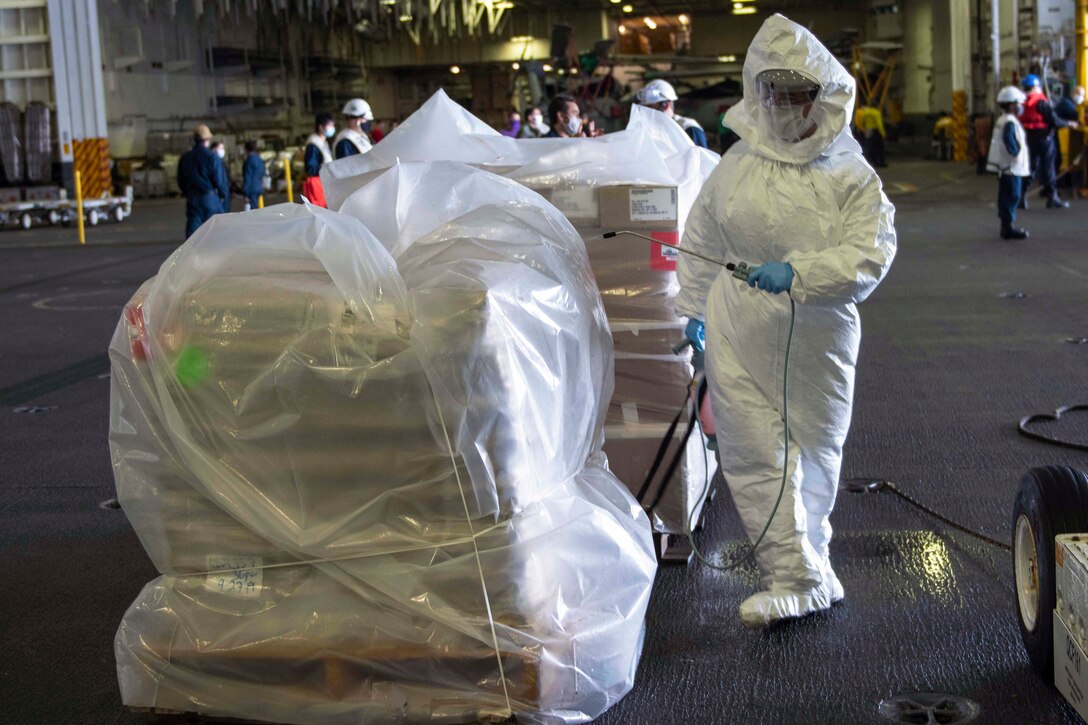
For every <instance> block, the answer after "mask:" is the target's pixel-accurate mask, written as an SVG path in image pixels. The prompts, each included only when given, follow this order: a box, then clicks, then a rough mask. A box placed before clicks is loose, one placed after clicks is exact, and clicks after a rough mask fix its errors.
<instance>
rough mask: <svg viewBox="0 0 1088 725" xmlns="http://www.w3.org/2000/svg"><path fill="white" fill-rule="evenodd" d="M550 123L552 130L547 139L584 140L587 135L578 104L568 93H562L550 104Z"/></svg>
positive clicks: (546, 136)
mask: <svg viewBox="0 0 1088 725" xmlns="http://www.w3.org/2000/svg"><path fill="white" fill-rule="evenodd" d="M548 121H549V122H550V123H551V130H550V131H549V132H548V133H547V134H546V135H545V138H584V137H585V136H586V135H587V134H586V129H585V128H583V124H582V112H581V110H580V109H579V108H578V102H577V101H575V100H574V97H573V96H571V95H569V94H567V93H560V94H559V95H558V96H556V97H555V98H553V99H552V102H551V103H549V104H548Z"/></svg>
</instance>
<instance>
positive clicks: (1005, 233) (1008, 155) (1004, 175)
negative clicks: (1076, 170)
mask: <svg viewBox="0 0 1088 725" xmlns="http://www.w3.org/2000/svg"><path fill="white" fill-rule="evenodd" d="M1026 100H1027V96H1026V95H1025V94H1024V92H1023V91H1021V90H1020V89H1019V88H1017V87H1016V86H1005V87H1004V88H1002V89H1001V90H1000V91H998V92H997V105H998V106H999V107H1000V108H1001V111H1002V113H1001V115H1000V116H999V117H998V118H997V122H996V123H995V124H994V132H993V136H992V137H991V138H990V152H989V154H988V155H987V157H986V165H987V167H988V168H989V170H990V171H994V172H996V173H997V175H998V177H997V217H998V218H999V219H1000V220H1001V238H1002V239H1026V238H1027V237H1028V232H1027V230H1026V229H1021V228H1020V227H1017V226H1016V208H1017V207H1018V206H1019V205H1020V199H1021V197H1022V196H1023V185H1024V181H1025V180H1027V178H1028V177H1030V176H1031V158H1030V157H1029V155H1028V153H1029V152H1028V137H1027V133H1026V132H1025V131H1024V127H1023V126H1021V125H1020V119H1019V116H1020V114H1021V113H1022V112H1023V110H1024V102H1025V101H1026Z"/></svg>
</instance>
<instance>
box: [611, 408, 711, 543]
mask: <svg viewBox="0 0 1088 725" xmlns="http://www.w3.org/2000/svg"><path fill="white" fill-rule="evenodd" d="M674 414H675V413H674ZM686 429H687V422H686V420H682V421H681V424H680V425H678V426H677V429H676V431H674V433H673V436H672V441H671V442H670V444H669V447H668V448H667V449H666V452H665V457H664V459H663V462H662V464H661V466H660V468H659V470H658V471H657V473H656V475H655V476H654V479H653V480H652V482H651V485H650V487H649V489H648V490H647V492H646V494H645V496H644V497H643V500H642V501H641V502H640V503H642V504H643V505H649V504H650V503H653V502H654V501H655V500H657V505H656V506H655V507H654V508H653V510H652V512H651V519H652V521H651V522H652V524H653V527H654V529H655V530H656V531H663V532H667V533H674V534H679V533H682V532H683V531H684V528H685V525H686V523H687V521H689V520H690V521H692V522H697V521H698V520H699V515H700V512H701V511H702V507H703V504H704V503H705V502H706V501H705V498H706V497H705V496H704V495H703V493H704V488H708V487H709V486H710V483H711V476H712V474H713V472H714V467H715V465H716V462H715V459H714V454H713V453H711V452H710V451H707V450H706V439H705V438H703V436H702V435H701V433H700V432H699V429H698V428H696V429H695V430H693V431H692V432H691V437H690V438H689V439H688V442H687V445H686V446H685V447H684V455H683V456H682V457H681V459H680V464H679V465H678V466H677V469H676V471H675V473H674V474H673V476H672V477H671V478H669V479H668V481H666V480H665V478H664V476H665V471H666V469H667V468H668V465H669V462H670V461H672V459H673V456H674V455H675V453H676V451H677V449H678V448H679V446H680V445H681V440H682V438H683V436H684V433H685V432H686ZM667 432H668V423H663V422H662V423H645V422H643V423H638V424H627V425H613V424H606V425H605V430H604V436H605V443H604V452H605V455H606V456H607V457H608V468H609V469H610V470H611V471H612V473H614V474H616V477H617V478H618V479H620V480H621V481H623V483H624V485H626V486H627V488H628V490H629V491H630V492H631V494H632V495H634V496H637V495H638V493H639V489H640V488H641V487H642V485H643V483H644V482H645V480H646V475H647V474H648V473H649V471H650V468H651V466H652V465H653V462H654V458H655V456H656V455H657V450H658V448H659V447H660V445H661V441H662V440H663V439H664V438H665V435H666V433H667ZM662 489H664V491H662ZM659 494H660V500H658V496H659Z"/></svg>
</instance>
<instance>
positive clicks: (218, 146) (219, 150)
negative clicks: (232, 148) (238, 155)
mask: <svg viewBox="0 0 1088 725" xmlns="http://www.w3.org/2000/svg"><path fill="white" fill-rule="evenodd" d="M211 149H212V153H213V154H215V155H216V156H218V157H219V161H220V162H222V164H223V173H225V174H226V175H227V188H228V189H230V192H231V194H233V193H235V192H238V191H240V189H239V188H238V187H237V186H236V185H235V183H234V179H232V178H231V176H230V164H228V163H227V145H226V144H225V143H223V142H222V141H212V145H211ZM230 202H231V198H230V194H228V195H227V198H226V199H225V200H224V201H223V213H224V214H230Z"/></svg>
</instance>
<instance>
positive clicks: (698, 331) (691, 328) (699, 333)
mask: <svg viewBox="0 0 1088 725" xmlns="http://www.w3.org/2000/svg"><path fill="white" fill-rule="evenodd" d="M684 336H685V337H687V338H688V339H689V340H691V347H692V349H693V350H695V352H702V351H703V350H705V349H706V325H704V324H703V321H702V320H696V319H695V318H694V317H692V318H691V319H690V320H688V326H687V327H685V328H684Z"/></svg>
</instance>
